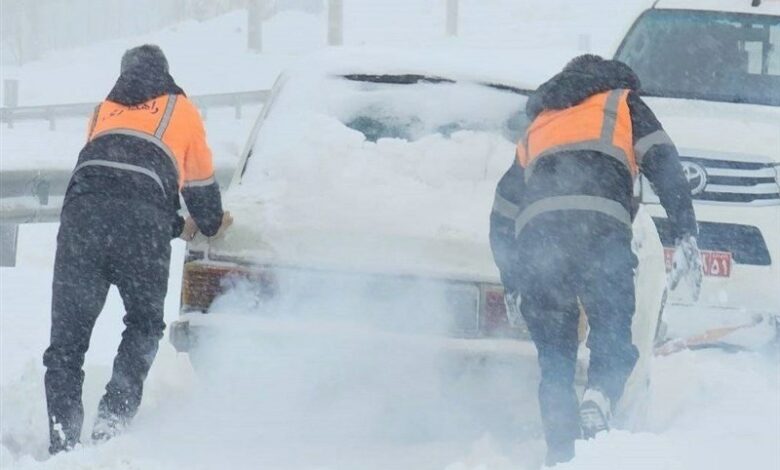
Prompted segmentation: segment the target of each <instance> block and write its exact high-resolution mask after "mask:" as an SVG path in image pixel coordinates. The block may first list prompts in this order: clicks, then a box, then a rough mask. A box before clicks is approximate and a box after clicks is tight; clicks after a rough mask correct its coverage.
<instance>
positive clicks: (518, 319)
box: [504, 289, 523, 326]
mask: <svg viewBox="0 0 780 470" xmlns="http://www.w3.org/2000/svg"><path fill="white" fill-rule="evenodd" d="M504 305H505V306H506V318H507V320H508V321H509V325H510V326H517V325H519V324H522V322H523V319H522V315H521V313H520V293H519V292H517V291H515V290H512V289H505V290H504Z"/></svg>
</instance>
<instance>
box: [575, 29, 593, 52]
mask: <svg viewBox="0 0 780 470" xmlns="http://www.w3.org/2000/svg"><path fill="white" fill-rule="evenodd" d="M577 49H579V50H580V52H583V53H587V52H590V34H580V35H579V36H577Z"/></svg>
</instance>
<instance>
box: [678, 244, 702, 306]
mask: <svg viewBox="0 0 780 470" xmlns="http://www.w3.org/2000/svg"><path fill="white" fill-rule="evenodd" d="M703 277H704V271H703V268H702V264H701V252H700V251H699V246H698V245H697V244H696V237H693V236H691V235H686V236H684V237H682V238H681V239H680V240H678V241H677V246H676V248H675V250H674V256H673V257H672V270H671V272H670V273H669V289H670V290H675V289H677V287H678V286H679V285H680V282H681V281H682V282H683V284H685V285H686V287H687V288H688V289H689V290H690V292H691V295H692V297H693V300H694V302H695V301H697V300H699V294H700V293H701V282H702V278H703Z"/></svg>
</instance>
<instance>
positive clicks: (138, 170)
mask: <svg viewBox="0 0 780 470" xmlns="http://www.w3.org/2000/svg"><path fill="white" fill-rule="evenodd" d="M88 166H106V167H109V168H117V169H119V170H127V171H134V172H136V173H141V174H144V175H146V176H148V177H150V178H152V179H153V180H154V182H155V183H157V186H159V187H160V189H161V190H162V193H163V196H166V193H165V186H163V182H162V180H161V179H160V177H159V176H158V175H157V173H155V172H153V171H152V170H150V169H148V168H144V167H142V166H139V165H131V164H129V163H120V162H111V161H108V160H98V159H96V160H89V161H86V162H84V163H81V164H80V165H78V166H76V168H75V169H74V170H73V173H76V172H77V171H79V170H80V169H82V168H85V167H88Z"/></svg>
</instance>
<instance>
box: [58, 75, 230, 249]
mask: <svg viewBox="0 0 780 470" xmlns="http://www.w3.org/2000/svg"><path fill="white" fill-rule="evenodd" d="M155 72H156V73H150V70H149V69H148V68H146V69H145V68H143V67H141V68H132V69H130V70H127V71H126V72H124V73H123V74H122V75H120V77H119V79H118V80H117V82H116V84H115V85H114V87H113V88H112V90H111V92H110V93H109V94H108V96H107V97H106V99H107V100H109V101H113V102H115V103H119V104H122V105H125V106H135V105H139V104H141V103H145V102H147V101H149V100H151V99H153V98H157V97H160V96H164V95H168V94H176V95H184V94H185V93H184V91H183V90H182V89H181V88H180V87H179V86H178V85H177V84H176V83H175V82H174V80H173V78H172V77H171V76H170V75H169V74H168V73H167V72H164V71H162V70H158V71H155ZM92 159H101V160H109V161H113V162H119V163H128V164H133V165H138V166H142V167H145V168H148V169H149V170H151V171H153V172H154V173H155V174H157V175H158V176H159V177H160V179H161V180H162V182H163V185H164V187H165V188H167V190H166V194H165V195H163V194H162V193H161V191H160V189H159V187H158V186H157V184H156V183H155V182H154V180H152V179H151V178H149V177H147V176H146V175H143V174H140V173H137V172H132V171H126V170H121V169H114V168H109V167H106V166H88V167H84V168H81V169H79V170H78V171H77V172H75V173H74V174H73V176H72V177H71V180H70V183H69V184H68V189H67V192H66V195H65V200H64V202H63V210H64V209H65V208H66V207H67V205H68V203H69V202H70V201H71V200H73V198H75V197H78V196H80V195H87V194H93V195H94V194H97V195H100V196H102V197H105V198H118V199H124V200H132V201H137V202H142V203H146V204H148V205H151V206H154V207H157V208H159V209H160V210H162V211H164V212H166V213H167V214H168V216H169V217H170V220H171V236H172V237H177V236H178V235H179V234H180V233H181V230H182V227H183V225H184V219H183V218H182V217H181V215H179V213H178V211H179V209H181V203H180V201H179V188H178V175H177V170H176V168H175V166H174V165H173V164H172V162H171V160H170V158H169V157H168V156H167V155H166V154H165V153H164V152H163V151H162V150H161V149H160V148H159V147H158V146H156V145H155V144H153V143H151V142H148V141H146V140H143V139H139V138H137V137H133V136H128V135H117V134H114V135H106V136H102V137H99V138H97V139H94V140H92V141H90V142H88V143H87V144H86V145H85V146H84V148H83V149H82V150H81V152H80V153H79V158H78V162H77V164H76V165H77V166H78V165H80V164H81V163H84V162H86V161H88V160H92ZM182 195H183V196H184V200H185V202H186V203H187V208H188V210H189V212H190V214H192V215H193V217H194V218H195V221H196V222H197V224H198V227H199V228H200V229H201V231H202V232H203V233H205V234H207V235H213V234H214V233H216V231H217V230H218V229H219V226H220V224H221V222H222V202H221V196H220V192H219V186H218V184H216V183H214V184H212V185H209V186H205V187H199V188H192V189H189V188H184V190H183V191H182Z"/></svg>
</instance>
